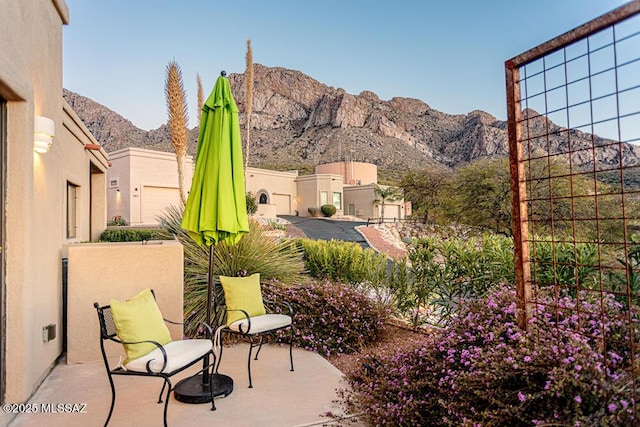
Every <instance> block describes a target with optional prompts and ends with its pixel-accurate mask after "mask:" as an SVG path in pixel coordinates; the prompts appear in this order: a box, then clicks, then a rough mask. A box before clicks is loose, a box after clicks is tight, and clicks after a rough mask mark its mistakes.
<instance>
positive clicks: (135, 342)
mask: <svg viewBox="0 0 640 427" xmlns="http://www.w3.org/2000/svg"><path fill="white" fill-rule="evenodd" d="M114 341H115V340H114ZM117 341H118V342H120V343H122V344H144V343H150V344H153V345H155V346H156V347H158V348H159V349H160V352H162V358H163V362H162V369H160V371H158V372H155V371H152V370H151V362H152V361H153V359H152V360H149V361H148V362H147V366H146V368H147V372H148V373H150V374H157V373H160V372H162V371H164V370H165V368H166V367H167V351H166V350H165V349H164V347H163V346H162V344H160V343H159V342H157V341H153V340H144V341H134V342H129V341H120V340H117ZM152 351H153V350H152ZM149 353H150V352H149ZM147 354H148V353H147Z"/></svg>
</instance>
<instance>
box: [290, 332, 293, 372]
mask: <svg viewBox="0 0 640 427" xmlns="http://www.w3.org/2000/svg"><path fill="white" fill-rule="evenodd" d="M289 362H291V369H290V370H291V372H293V325H292V326H291V337H290V338H289Z"/></svg>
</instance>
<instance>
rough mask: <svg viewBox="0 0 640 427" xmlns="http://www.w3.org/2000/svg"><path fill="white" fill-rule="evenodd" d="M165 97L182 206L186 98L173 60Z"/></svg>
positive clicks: (183, 198)
mask: <svg viewBox="0 0 640 427" xmlns="http://www.w3.org/2000/svg"><path fill="white" fill-rule="evenodd" d="M165 95H166V97H167V110H168V114H169V122H168V125H169V132H170V133H171V145H172V146H173V150H174V151H175V153H176V161H177V162H178V187H179V190H180V200H181V201H182V205H184V204H185V203H186V201H187V190H186V187H185V180H184V168H185V163H186V160H187V149H188V148H189V137H188V134H187V121H188V115H187V98H186V95H185V92H184V85H183V84H182V70H181V69H180V66H179V65H178V63H177V62H176V61H175V60H173V61H171V62H169V64H168V65H167V70H166V76H165Z"/></svg>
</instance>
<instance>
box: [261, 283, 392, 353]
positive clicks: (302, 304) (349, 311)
mask: <svg viewBox="0 0 640 427" xmlns="http://www.w3.org/2000/svg"><path fill="white" fill-rule="evenodd" d="M264 295H265V298H267V299H275V300H284V301H287V302H288V303H289V304H291V306H292V308H293V310H294V312H295V317H294V322H295V332H294V334H295V335H294V342H295V344H296V345H298V346H300V347H303V348H305V349H307V350H311V351H315V352H317V353H319V354H321V355H323V356H330V355H333V354H347V353H353V352H357V351H359V350H360V349H362V347H364V346H365V345H368V344H370V343H372V342H375V341H376V340H379V339H380V337H381V334H382V332H383V330H384V324H385V321H386V320H387V318H388V313H387V312H386V311H385V310H383V309H380V308H379V307H377V306H376V305H375V304H373V303H372V302H371V300H369V299H368V298H367V297H365V296H363V295H362V294H361V293H359V292H357V291H355V290H354V289H352V288H350V287H348V286H346V285H340V284H334V283H331V282H329V281H325V282H322V283H310V284H304V285H293V286H288V287H283V286H278V285H267V286H265V288H264ZM284 334H285V335H286V332H285V333H284ZM283 339H286V338H285V337H283Z"/></svg>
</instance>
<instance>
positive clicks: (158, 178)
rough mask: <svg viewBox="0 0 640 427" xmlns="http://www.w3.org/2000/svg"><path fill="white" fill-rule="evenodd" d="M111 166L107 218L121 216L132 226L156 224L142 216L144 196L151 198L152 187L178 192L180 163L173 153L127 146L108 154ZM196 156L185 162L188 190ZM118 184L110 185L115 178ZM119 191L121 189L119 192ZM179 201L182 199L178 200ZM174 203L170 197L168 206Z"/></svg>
mask: <svg viewBox="0 0 640 427" xmlns="http://www.w3.org/2000/svg"><path fill="white" fill-rule="evenodd" d="M109 159H110V160H111V164H112V167H111V169H110V170H109V174H108V178H109V179H108V188H107V198H108V204H107V205H108V208H107V210H108V217H109V220H113V218H114V217H115V216H121V217H122V218H124V219H126V220H127V222H128V223H129V224H131V225H139V224H143V223H154V222H155V221H154V222H150V221H145V218H144V215H143V209H144V206H143V205H144V203H146V200H145V197H150V193H149V190H148V189H149V188H150V187H154V188H164V189H172V190H174V191H173V192H174V193H177V191H178V164H177V161H176V155H175V154H174V153H167V152H162V151H154V150H145V149H141V148H124V149H122V150H117V151H113V152H111V153H109ZM193 167H194V164H193V159H192V157H191V156H187V159H186V164H185V171H184V174H185V186H186V191H187V192H188V191H189V188H191V179H192V178H193ZM114 180H117V181H118V185H117V186H111V185H110V184H111V183H112V182H113V181H114ZM118 190H119V191H118ZM145 190H147V194H145ZM177 201H178V204H179V199H178V200H177ZM169 204H175V203H173V200H170V199H168V200H167V205H169Z"/></svg>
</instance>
